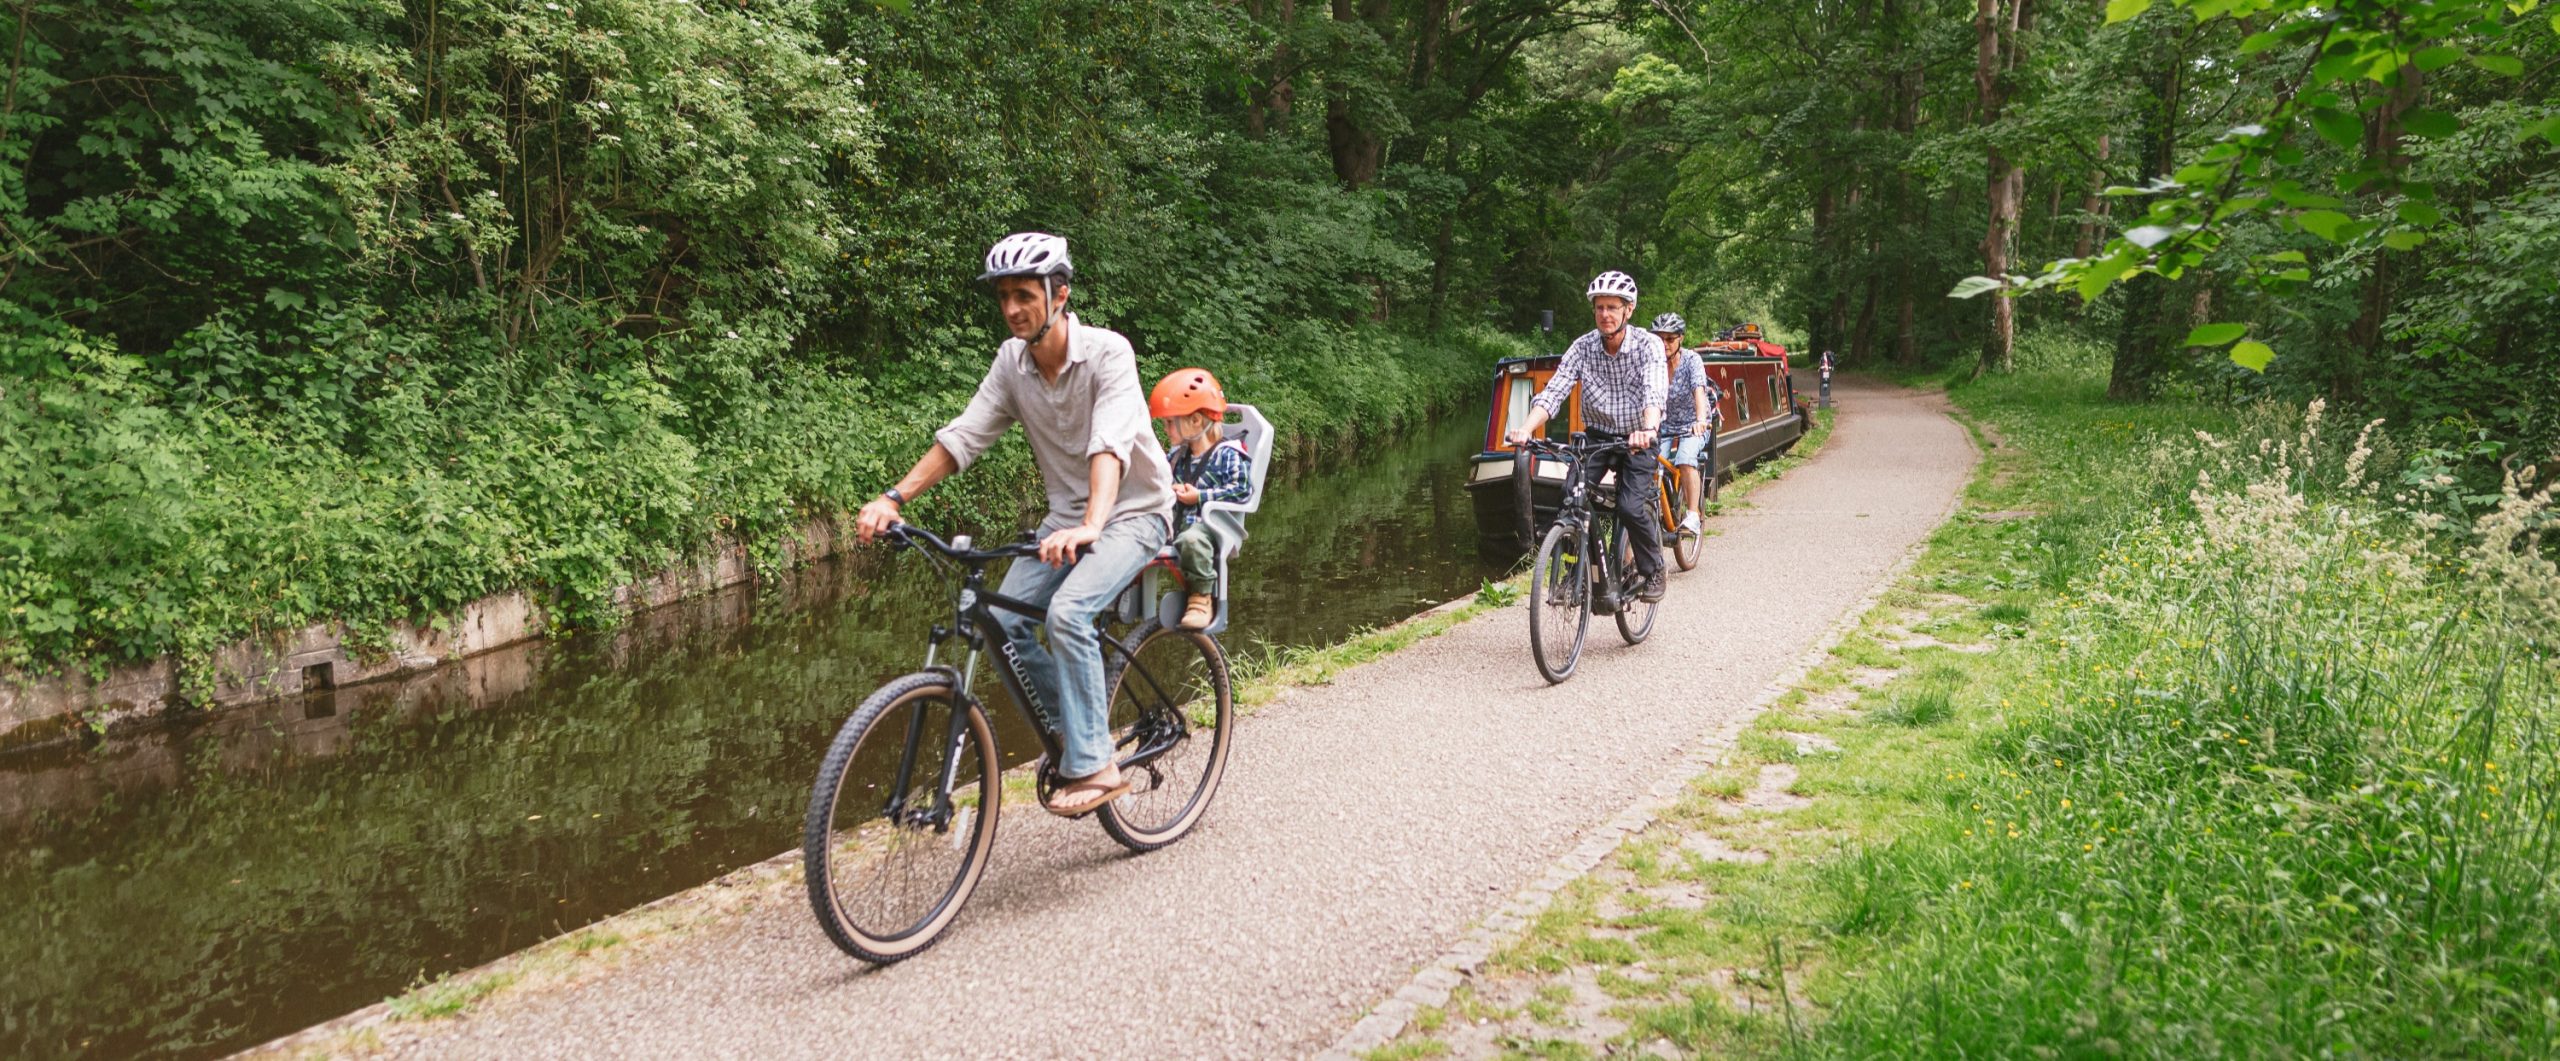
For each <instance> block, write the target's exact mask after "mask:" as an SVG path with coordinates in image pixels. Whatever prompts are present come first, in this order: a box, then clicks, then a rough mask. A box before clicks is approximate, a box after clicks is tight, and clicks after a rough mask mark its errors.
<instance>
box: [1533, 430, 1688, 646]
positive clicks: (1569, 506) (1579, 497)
mask: <svg viewBox="0 0 2560 1061" xmlns="http://www.w3.org/2000/svg"><path fill="white" fill-rule="evenodd" d="M1529 444H1530V445H1531V446H1533V447H1535V448H1538V449H1547V450H1562V451H1563V456H1564V458H1565V473H1564V478H1565V482H1564V499H1563V501H1562V502H1560V503H1559V504H1558V505H1557V506H1556V523H1557V524H1559V525H1561V524H1564V523H1565V522H1566V521H1568V520H1571V521H1574V523H1573V525H1574V526H1575V527H1577V528H1579V529H1580V530H1581V532H1582V540H1583V541H1584V542H1585V543H1586V545H1585V548H1584V555H1585V556H1586V557H1587V562H1589V563H1592V564H1594V565H1595V566H1594V567H1593V568H1592V575H1593V578H1592V580H1591V584H1592V585H1593V586H1594V587H1596V588H1598V589H1600V590H1601V591H1603V592H1606V593H1608V594H1609V596H1610V602H1611V605H1612V606H1613V607H1623V606H1624V605H1625V602H1624V601H1623V600H1622V599H1621V598H1623V597H1624V596H1625V594H1624V593H1623V592H1622V590H1623V588H1624V587H1620V586H1618V585H1617V584H1616V578H1617V577H1618V576H1620V575H1622V574H1624V572H1619V571H1617V570H1615V568H1616V566H1617V558H1616V557H1615V556H1613V555H1611V554H1613V553H1615V552H1616V550H1615V549H1612V548H1610V547H1609V546H1610V545H1611V544H1612V543H1610V542H1604V541H1601V540H1600V538H1599V533H1598V530H1597V529H1596V528H1595V526H1594V524H1595V523H1596V522H1597V520H1596V519H1594V517H1595V516H1597V515H1598V514H1599V513H1600V512H1601V510H1602V509H1603V508H1604V507H1605V508H1607V509H1608V510H1609V511H1612V512H1614V511H1616V506H1614V505H1605V506H1604V505H1603V504H1601V503H1600V501H1599V499H1595V498H1594V497H1593V495H1592V490H1591V485H1592V484H1591V483H1590V481H1589V480H1588V479H1586V478H1585V476H1584V475H1583V462H1584V461H1587V460H1591V459H1592V458H1594V457H1596V456H1598V455H1600V454H1602V453H1604V452H1606V451H1608V450H1610V449H1613V448H1614V449H1620V450H1623V451H1624V452H1626V453H1628V454H1630V455H1632V454H1634V453H1635V452H1636V450H1635V449H1634V448H1633V447H1630V446H1627V445H1626V444H1625V443H1623V442H1615V443H1606V444H1602V445H1591V444H1589V443H1586V442H1584V441H1583V437H1582V433H1581V432H1579V431H1577V432H1574V433H1573V434H1572V435H1571V436H1570V440H1569V441H1568V442H1566V443H1565V444H1563V445H1558V444H1556V443H1553V442H1542V441H1539V440H1532V441H1531V442H1530V443H1529ZM1644 455H1645V456H1646V457H1647V458H1649V459H1651V460H1652V461H1653V462H1654V463H1656V464H1657V465H1661V466H1663V467H1666V468H1667V467H1670V465H1669V464H1668V462H1665V461H1664V460H1663V459H1662V457H1661V455H1659V454H1656V453H1654V452H1652V451H1650V450H1647V451H1645V453H1644ZM1629 463H1630V464H1633V463H1634V462H1632V461H1631V462H1629ZM1618 471H1619V474H1621V475H1624V474H1627V468H1625V467H1621V468H1619V470H1618ZM1661 485H1662V484H1661V483H1659V482H1657V483H1656V484H1655V489H1654V493H1655V494H1656V495H1657V497H1659V496H1660V495H1661V494H1662V492H1663V491H1662V489H1661ZM1602 496H1603V497H1605V496H1606V495H1602ZM1667 504H1668V503H1667V502H1665V505H1666V507H1664V508H1663V509H1662V514H1663V515H1664V516H1665V517H1666V518H1667V517H1668V516H1669V514H1670V509H1669V508H1668V507H1667ZM1665 526H1666V527H1674V526H1676V524H1669V523H1666V524H1665ZM1622 533H1623V531H1622Z"/></svg>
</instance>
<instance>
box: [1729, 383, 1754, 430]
mask: <svg viewBox="0 0 2560 1061" xmlns="http://www.w3.org/2000/svg"><path fill="white" fill-rule="evenodd" d="M1733 419H1734V422H1736V423H1743V424H1747V423H1750V422H1751V388H1749V387H1745V386H1742V385H1741V381H1740V380H1736V381H1734V388H1733Z"/></svg>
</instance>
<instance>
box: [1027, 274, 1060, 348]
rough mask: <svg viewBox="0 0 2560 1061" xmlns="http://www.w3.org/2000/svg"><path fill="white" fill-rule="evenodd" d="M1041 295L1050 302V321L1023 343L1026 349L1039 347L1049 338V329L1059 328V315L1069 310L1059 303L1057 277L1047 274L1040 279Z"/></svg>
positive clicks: (1044, 322) (1045, 321)
mask: <svg viewBox="0 0 2560 1061" xmlns="http://www.w3.org/2000/svg"><path fill="white" fill-rule="evenodd" d="M1040 294H1041V296H1042V297H1044V298H1046V299H1048V300H1049V316H1048V319H1046V320H1043V321H1041V322H1040V330H1039V331H1036V332H1033V333H1031V338H1029V339H1025V340H1023V341H1022V345H1023V348H1024V349H1029V348H1031V347H1034V346H1038V345H1040V340H1042V339H1046V338H1048V337H1049V329H1051V328H1055V327H1057V326H1058V315H1059V314H1060V313H1063V312H1065V311H1066V308H1067V307H1066V304H1065V303H1063V302H1060V301H1058V278H1057V277H1054V276H1050V275H1047V274H1045V273H1044V274H1042V275H1041V277H1040Z"/></svg>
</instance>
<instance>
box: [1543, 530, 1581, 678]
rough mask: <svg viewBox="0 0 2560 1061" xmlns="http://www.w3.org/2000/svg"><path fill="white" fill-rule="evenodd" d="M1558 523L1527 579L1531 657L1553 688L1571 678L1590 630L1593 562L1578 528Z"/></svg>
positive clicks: (1548, 536)
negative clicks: (1583, 642) (1585, 637)
mask: <svg viewBox="0 0 2560 1061" xmlns="http://www.w3.org/2000/svg"><path fill="white" fill-rule="evenodd" d="M1573 522H1574V521H1572V520H1567V519H1559V520H1557V521H1556V525H1555V526H1554V527H1551V528H1549V529H1548V530H1547V538H1546V541H1544V542H1543V543H1541V544H1540V545H1539V546H1538V559H1537V562H1536V564H1535V565H1534V566H1532V567H1531V568H1530V576H1529V655H1530V656H1531V657H1532V658H1534V659H1536V660H1537V662H1538V674H1539V676H1540V677H1543V678H1545V679H1546V680H1547V684H1549V685H1553V684H1555V683H1557V682H1561V681H1563V680H1565V679H1567V678H1570V677H1573V668H1574V666H1575V665H1576V664H1579V663H1580V662H1581V661H1582V638H1583V635H1584V634H1586V633H1588V632H1589V631H1590V629H1591V561H1592V558H1591V557H1590V556H1587V555H1585V550H1584V548H1583V540H1582V534H1581V531H1580V528H1578V527H1575V526H1574V525H1573Z"/></svg>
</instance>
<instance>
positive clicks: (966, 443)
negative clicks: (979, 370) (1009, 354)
mask: <svg viewBox="0 0 2560 1061" xmlns="http://www.w3.org/2000/svg"><path fill="white" fill-rule="evenodd" d="M1007 371H1010V370H1009V369H1008V368H1007V367H1006V366H1005V359H1004V358H1001V357H999V358H997V359H996V362H995V364H993V365H991V366H989V367H988V368H987V375H986V378H984V379H981V380H979V381H978V393H976V394H973V395H970V396H969V407H968V408H966V409H962V410H960V415H959V416H956V417H953V418H952V420H951V422H950V423H948V424H945V425H943V427H942V430H940V431H936V432H934V433H933V440H934V441H936V442H939V443H942V448H943V449H945V450H949V451H950V453H951V459H952V460H953V461H955V462H957V463H958V464H959V465H960V470H961V471H967V470H969V464H970V463H971V462H973V461H975V460H977V459H978V455H979V454H982V453H985V452H986V451H987V447H989V446H993V445H995V444H996V440H997V439H999V438H1003V437H1004V433H1005V429H1007V428H1010V427H1012V426H1013V413H1012V411H1011V410H1012V403H1011V402H1009V401H1007V400H1006V399H1005V385H1004V384H1005V381H1004V378H1003V376H1002V375H1001V373H1004V372H1007Z"/></svg>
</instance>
